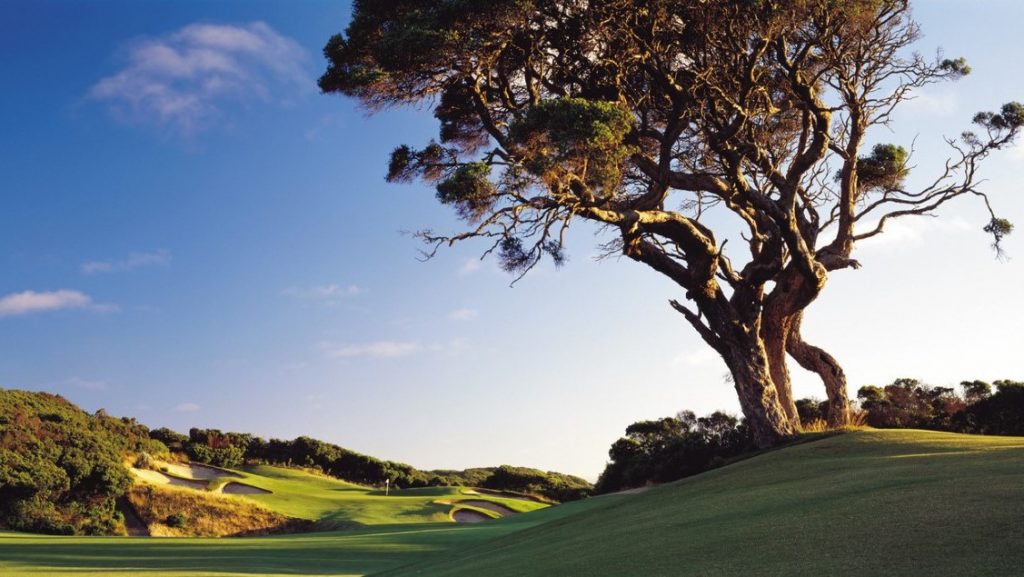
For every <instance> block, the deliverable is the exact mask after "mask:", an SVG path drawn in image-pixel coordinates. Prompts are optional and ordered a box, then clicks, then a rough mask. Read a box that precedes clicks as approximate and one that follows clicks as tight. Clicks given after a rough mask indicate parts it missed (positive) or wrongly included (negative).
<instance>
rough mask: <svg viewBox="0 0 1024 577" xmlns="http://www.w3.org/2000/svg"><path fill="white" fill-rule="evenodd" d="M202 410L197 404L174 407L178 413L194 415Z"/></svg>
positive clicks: (183, 404)
mask: <svg viewBox="0 0 1024 577" xmlns="http://www.w3.org/2000/svg"><path fill="white" fill-rule="evenodd" d="M201 408H202V407H200V406H199V405H197V404H195V403H181V404H179V405H177V406H175V407H174V411H175V412H177V413H194V412H196V411H198V410H199V409H201Z"/></svg>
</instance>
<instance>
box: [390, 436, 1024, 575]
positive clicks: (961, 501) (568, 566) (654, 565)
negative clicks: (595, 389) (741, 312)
mask: <svg viewBox="0 0 1024 577" xmlns="http://www.w3.org/2000/svg"><path fill="white" fill-rule="evenodd" d="M443 557H444V558H440V559H434V560H431V561H428V562H425V563H421V564H419V565H414V566H411V567H407V568H405V569H399V570H395V571H393V572H390V573H386V575H392V576H400V575H437V576H457V575H467V576H468V575H488V576H495V577H498V576H503V575H508V576H511V575H524V574H529V575H545V576H548V575H553V576H557V575H566V576H568V575H595V576H602V575H608V576H612V575H672V576H676V575H701V576H726V575H728V576H732V575H737V576H738V575H779V576H809V577H810V576H813V577H820V576H821V575H851V576H853V575H856V576H858V577H859V576H864V575H871V576H887V575H891V576H917V575H920V576H929V577H931V576H954V575H956V576H960V575H972V576H1004V575H1016V574H1020V573H1021V571H1022V569H1021V567H1024V438H1013V437H978V436H966V435H955V434H949V433H936V432H926V431H861V432H851V433H848V434H844V435H840V436H835V437H830V438H825V439H822V440H820V441H817V442H813V443H805V444H800V445H797V446H793V447H790V448H787V449H783V450H778V451H772V452H769V453H766V454H764V455H761V456H758V457H755V458H751V459H746V460H743V461H740V462H737V463H735V464H733V465H731V466H728V467H724V468H721V469H716V470H713V471H709V472H707V473H704V474H701V475H698V476H695V477H691V478H688V479H684V480H682V481H678V482H676V483H672V484H669V485H666V486H663V487H659V488H655V489H652V490H650V491H647V492H645V493H641V494H639V495H636V496H635V497H634V498H631V499H627V500H622V501H620V502H617V503H614V504H611V505H609V506H606V507H601V508H596V509H593V510H591V511H589V512H583V513H581V514H579V515H575V516H572V517H567V518H564V519H562V520H559V521H554V522H551V523H546V524H543V525H540V526H536V527H534V528H532V529H529V530H525V531H521V532H517V533H513V534H510V535H507V536H505V537H502V538H500V539H497V540H495V541H493V542H489V543H486V544H484V545H482V546H479V547H476V548H474V549H472V550H464V551H456V552H454V553H451V554H449V555H446V556H443Z"/></svg>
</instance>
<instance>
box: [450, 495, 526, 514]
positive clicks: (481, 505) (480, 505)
mask: <svg viewBox="0 0 1024 577" xmlns="http://www.w3.org/2000/svg"><path fill="white" fill-rule="evenodd" d="M455 504H456V505H469V506H471V507H476V508H477V509H487V510H488V511H494V512H495V513H497V514H499V515H501V516H502V517H508V516H509V515H515V514H516V513H517V511H513V510H512V509H509V508H508V507H506V506H504V505H501V504H498V503H494V502H491V501H477V500H475V499H467V500H464V501H456V502H455Z"/></svg>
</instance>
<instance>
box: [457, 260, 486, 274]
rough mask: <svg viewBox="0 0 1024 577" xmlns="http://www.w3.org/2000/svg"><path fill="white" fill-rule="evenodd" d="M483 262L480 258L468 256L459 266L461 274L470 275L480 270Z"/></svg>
mask: <svg viewBox="0 0 1024 577" xmlns="http://www.w3.org/2000/svg"><path fill="white" fill-rule="evenodd" d="M480 267H481V263H480V259H478V258H468V259H466V260H465V261H463V263H462V266H460V267H459V276H469V275H471V274H473V273H475V272H476V271H478V270H480Z"/></svg>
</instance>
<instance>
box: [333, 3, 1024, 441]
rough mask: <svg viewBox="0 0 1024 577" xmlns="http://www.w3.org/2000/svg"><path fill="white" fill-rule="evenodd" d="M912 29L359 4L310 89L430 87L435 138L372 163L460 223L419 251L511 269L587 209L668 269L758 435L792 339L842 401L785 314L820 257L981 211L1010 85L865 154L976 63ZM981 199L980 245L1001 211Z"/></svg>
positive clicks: (769, 432) (843, 12)
mask: <svg viewBox="0 0 1024 577" xmlns="http://www.w3.org/2000/svg"><path fill="white" fill-rule="evenodd" d="M918 36H919V31H918V26H917V25H916V24H915V22H914V21H913V20H912V18H911V15H910V6H909V2H908V0H847V1H844V2H835V1H834V0H788V1H782V0H745V1H740V0H608V1H606V2H586V1H585V0H495V1H492V2H474V1H471V0H359V1H357V2H355V4H354V7H353V15H352V21H351V23H350V24H349V26H348V28H347V30H346V31H345V33H344V34H342V35H336V36H334V37H332V38H331V39H330V40H329V42H328V43H327V45H326V47H325V49H324V53H325V56H326V58H327V60H328V67H327V70H326V72H325V73H324V75H323V76H322V77H321V78H320V82H319V84H320V87H321V89H322V90H323V91H324V92H327V93H341V94H344V95H348V96H352V97H355V98H357V99H359V100H360V101H361V102H362V104H364V105H365V106H366V107H367V108H369V109H370V110H378V109H382V108H386V107H389V106H402V105H410V104H420V105H422V104H428V105H433V107H434V114H435V116H436V117H437V119H438V121H439V123H440V137H439V140H438V141H432V142H430V143H429V144H427V145H426V146H425V147H423V148H413V147H410V146H400V147H398V148H397V149H395V151H394V153H393V154H392V156H391V160H390V163H389V169H388V180H389V181H398V182H402V181H411V180H414V179H417V178H419V179H425V180H427V181H430V182H434V183H436V189H437V198H438V200H439V201H440V202H442V203H444V204H446V205H450V206H451V207H453V208H454V209H455V210H456V212H457V213H458V214H459V216H460V217H462V218H463V219H464V220H465V221H466V222H467V224H468V226H467V228H466V229H465V230H463V231H462V232H460V233H456V234H451V235H441V234H435V233H433V232H431V231H423V232H421V233H420V236H421V238H422V239H423V240H424V241H426V242H427V243H428V249H427V251H426V252H427V254H428V255H430V254H433V253H434V252H435V251H436V250H438V248H439V247H441V246H444V245H451V244H453V243H456V242H459V241H463V240H468V239H485V240H486V241H487V242H488V248H487V249H486V251H485V254H491V253H496V254H497V255H498V256H499V258H500V261H501V263H502V265H503V266H504V268H506V269H507V270H509V271H510V272H513V273H515V274H517V275H520V276H521V275H522V274H525V273H526V272H528V271H529V270H530V269H531V268H532V267H534V266H535V265H536V264H537V263H538V262H539V261H540V259H541V258H543V257H545V255H546V256H549V257H551V258H552V259H554V261H555V263H556V264H560V263H561V262H562V261H563V260H564V255H563V247H564V243H565V239H566V236H565V234H566V231H567V229H568V228H569V226H570V224H572V223H573V222H574V221H576V220H580V219H582V220H586V221H592V222H595V223H598V224H600V225H604V226H605V227H606V229H607V234H608V236H609V237H610V240H609V242H608V243H607V244H606V245H605V249H606V250H607V252H608V254H614V253H621V254H623V255H625V256H626V257H628V258H630V259H632V260H635V261H637V262H639V263H642V264H644V265H646V266H647V267H649V268H651V269H654V270H655V271H657V272H659V273H661V274H663V275H665V276H667V277H668V278H670V279H671V280H672V281H674V282H675V283H676V284H677V285H678V286H679V290H680V292H681V293H682V295H683V296H685V300H686V301H689V303H685V302H680V301H681V300H682V299H679V300H672V301H670V304H671V306H672V308H674V309H675V310H676V311H678V312H679V313H681V314H682V316H683V317H684V318H685V320H686V321H687V322H688V323H689V324H691V325H692V326H693V327H694V328H695V329H696V330H697V332H698V333H699V334H700V336H701V337H702V338H703V340H704V341H705V342H707V344H708V345H710V346H711V347H712V348H714V350H715V351H717V352H718V353H719V354H720V355H721V356H722V358H723V360H724V361H725V363H726V365H727V366H728V367H729V370H730V374H731V377H732V381H733V383H734V386H735V388H736V391H737V393H738V395H739V400H740V405H741V407H742V410H743V414H744V416H745V417H746V419H747V422H748V423H749V424H750V426H751V427H752V429H753V431H754V435H755V438H756V440H757V442H758V444H759V445H761V446H768V445H771V444H773V443H775V442H777V441H778V440H779V439H781V438H783V437H786V436H787V435H790V434H792V433H794V432H795V431H796V430H798V429H799V426H800V423H799V415H798V413H797V408H796V405H795V402H794V399H793V395H792V392H791V388H790V379H789V371H788V368H787V355H788V356H789V357H792V358H793V359H795V360H796V362H797V363H799V364H800V365H801V366H802V367H804V368H806V369H808V370H810V371H812V372H814V373H816V374H817V375H818V376H819V377H820V378H821V380H822V382H823V384H824V386H825V392H826V396H827V402H828V420H829V422H830V424H832V425H835V426H838V425H843V424H844V423H846V422H847V420H848V415H849V399H848V395H847V391H846V377H845V375H844V372H843V369H842V367H841V365H840V364H839V362H838V361H837V360H836V359H835V358H834V357H833V356H832V355H830V354H829V353H827V352H826V351H824V350H823V349H821V348H820V347H818V346H815V345H812V344H810V343H808V342H806V341H805V340H804V339H803V337H802V335H801V330H800V328H801V323H802V320H803V315H804V311H805V310H806V308H807V307H808V306H809V305H810V304H811V303H812V302H813V301H814V300H815V299H816V298H817V297H818V295H819V294H820V293H821V291H822V289H823V288H824V286H825V284H826V282H827V280H828V278H829V274H830V273H832V272H835V271H839V270H844V269H855V268H858V267H859V263H858V262H857V261H856V260H854V259H853V258H852V254H853V250H854V247H855V245H856V244H857V242H859V241H861V240H864V239H867V238H870V237H873V236H875V235H878V234H881V233H882V231H883V229H884V227H885V225H886V224H887V223H888V222H889V221H891V220H893V219H897V218H903V217H909V216H913V215H924V214H931V213H932V212H933V211H934V210H935V209H937V208H938V207H940V206H942V205H943V204H945V203H947V202H949V201H951V200H953V199H955V198H958V197H961V196H965V195H966V196H970V195H974V196H977V197H979V198H980V199H981V200H982V201H983V202H984V203H985V205H986V206H989V204H988V198H987V197H986V196H985V195H984V193H983V192H982V191H980V190H979V189H978V187H977V183H978V176H977V175H978V168H979V163H980V162H981V161H983V160H984V159H985V158H986V157H987V156H989V155H990V154H991V153H992V152H993V151H995V150H998V149H1000V148H1003V147H1005V146H1007V145H1008V144H1009V143H1011V142H1012V141H1013V139H1014V138H1015V137H1016V135H1017V133H1018V132H1019V131H1020V128H1021V126H1022V124H1024V106H1022V105H1021V104H1017V103H1010V104H1006V105H1004V106H1003V107H1002V109H1001V110H1000V111H999V112H998V113H995V112H984V113H980V114H978V115H976V116H975V117H974V119H973V121H974V124H975V125H976V126H975V128H974V131H973V132H970V131H969V132H964V133H963V134H962V135H961V136H960V137H959V138H956V139H950V140H948V143H949V146H950V147H951V148H950V150H951V158H950V159H949V160H948V162H947V163H946V164H945V168H944V170H943V171H942V172H941V173H940V174H937V175H935V177H934V179H933V180H929V181H928V182H930V183H931V184H928V185H926V186H925V187H924V188H921V189H916V190H915V189H910V188H908V187H907V186H906V184H905V182H906V177H907V175H908V172H909V161H910V154H909V153H908V151H907V150H906V149H905V148H903V147H901V146H898V145H895V144H877V145H875V146H874V147H873V148H871V149H870V151H868V150H867V148H868V146H869V145H870V144H871V142H872V141H871V140H870V138H869V133H870V132H871V129H873V128H878V127H883V126H885V125H887V124H888V123H889V121H890V119H891V118H892V115H893V112H894V110H895V109H896V108H897V107H898V106H899V105H900V104H901V103H902V102H904V101H906V100H907V99H908V98H909V97H910V96H911V94H912V92H913V91H914V90H916V89H919V88H921V87H923V86H926V85H929V84H932V83H936V82H941V81H948V80H955V79H958V78H960V77H962V76H964V75H965V74H967V73H969V71H970V69H969V67H968V66H967V64H966V63H965V62H964V61H963V60H962V59H947V58H942V56H941V55H939V56H938V57H936V58H935V59H934V60H929V59H925V58H924V57H922V56H920V55H917V54H913V53H909V52H908V50H909V47H910V46H911V44H913V42H914V41H915V40H916V39H917V38H918ZM989 212H990V213H991V219H990V220H989V222H988V223H987V224H986V225H985V227H984V229H985V230H986V231H987V232H989V233H991V234H992V236H993V238H994V241H995V243H994V246H995V247H996V249H997V250H998V247H999V242H1000V240H1002V238H1003V237H1004V236H1005V235H1006V234H1009V233H1010V231H1011V230H1012V225H1011V224H1010V223H1009V222H1007V221H1006V220H1003V219H1000V218H997V217H996V215H995V213H994V212H992V209H991V207H990V206H989ZM712 214H714V215H726V216H730V217H731V218H732V220H731V221H723V219H722V218H716V219H709V215H712ZM722 222H728V224H725V225H722V224H721V223H722ZM712 226H714V227H715V229H713V228H712ZM727 243H729V247H728V249H729V250H727V247H726V244H727ZM517 278H518V277H517Z"/></svg>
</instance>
